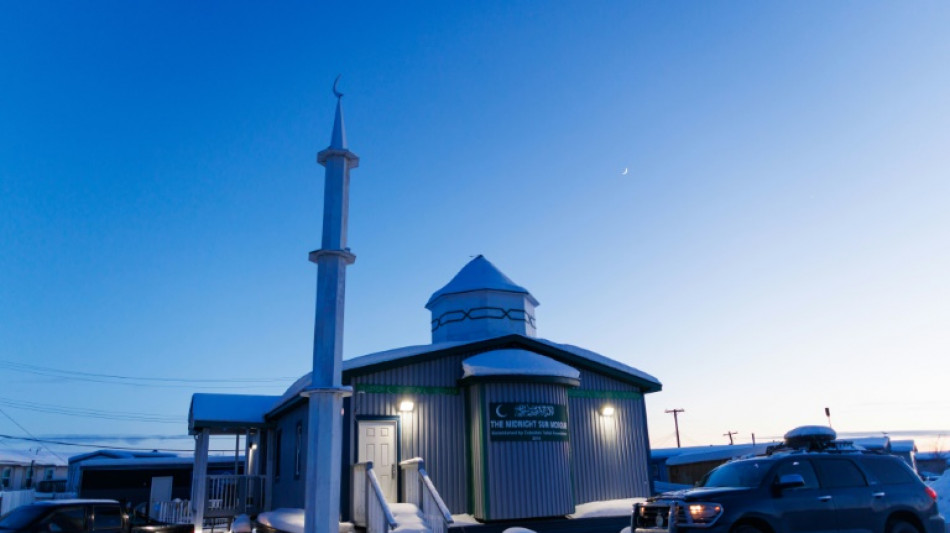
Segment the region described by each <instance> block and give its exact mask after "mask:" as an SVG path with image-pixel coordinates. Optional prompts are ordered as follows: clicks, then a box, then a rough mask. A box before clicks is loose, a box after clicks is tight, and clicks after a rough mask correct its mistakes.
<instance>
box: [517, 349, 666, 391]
mask: <svg viewBox="0 0 950 533" xmlns="http://www.w3.org/2000/svg"><path fill="white" fill-rule="evenodd" d="M534 340H536V341H538V342H540V343H541V344H547V345H548V346H551V347H554V348H557V349H558V350H563V351H565V352H569V353H571V354H574V355H576V356H578V357H582V358H584V359H587V360H588V361H592V362H595V363H598V364H600V365H603V366H606V367H608V368H610V369H612V370H616V371H617V372H622V373H624V374H629V375H631V376H634V377H637V378H639V379H641V380H643V381H647V382H650V383H653V384H655V385H656V387H657V388H656V390H660V386H661V384H660V380H658V379H656V378H655V377H653V376H651V375H650V374H647V373H646V372H643V371H641V370H637V369H636V368H633V367H632V366H628V365H625V364H623V363H621V362H620V361H615V360H613V359H611V358H609V357H606V356H603V355H600V354H599V353H597V352H592V351H590V350H586V349H584V348H581V347H580V346H574V345H573V344H559V343H556V342H553V341H549V340H547V339H539V338H535V339H534Z"/></svg>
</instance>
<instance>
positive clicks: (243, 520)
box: [231, 514, 252, 533]
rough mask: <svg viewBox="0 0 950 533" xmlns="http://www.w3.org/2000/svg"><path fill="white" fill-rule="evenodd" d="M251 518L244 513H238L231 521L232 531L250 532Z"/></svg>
mask: <svg viewBox="0 0 950 533" xmlns="http://www.w3.org/2000/svg"><path fill="white" fill-rule="evenodd" d="M251 529H252V528H251V518H250V517H249V516H247V515H246V514H239V515H237V516H235V517H234V521H233V522H231V532H232V533H251Z"/></svg>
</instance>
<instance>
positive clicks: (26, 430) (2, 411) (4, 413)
mask: <svg viewBox="0 0 950 533" xmlns="http://www.w3.org/2000/svg"><path fill="white" fill-rule="evenodd" d="M0 413H2V414H3V416H5V417H7V418H9V419H10V422H13V424H14V425H16V427H18V428H20V429H22V430H23V432H24V433H26V434H27V435H29V436H31V437H33V438H34V439H36V437H34V436H33V434H32V433H30V431H29V430H28V429H26V428H25V427H23V426H21V425H20V423H19V422H17V421H16V420H14V419H13V417H12V416H10V415H8V414H7V412H6V411H4V410H3V409H0ZM36 442H40V441H39V440H37V441H36ZM43 447H44V448H46V451H48V452H49V453H51V454H53V455H55V456H56V457H57V458H58V459H59V460H60V461H66V459H63V458H62V457H60V456H59V454H57V453H56V452H54V451H53V450H50V449H49V448H48V447H47V446H43ZM30 470H31V471H32V467H31V468H30Z"/></svg>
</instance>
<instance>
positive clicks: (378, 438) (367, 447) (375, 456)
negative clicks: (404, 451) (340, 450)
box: [357, 420, 398, 502]
mask: <svg viewBox="0 0 950 533" xmlns="http://www.w3.org/2000/svg"><path fill="white" fill-rule="evenodd" d="M357 425H358V426H359V429H358V431H359V435H358V437H357V439H358V442H359V451H358V453H357V461H358V462H360V463H365V462H366V461H372V462H373V471H374V472H376V478H377V479H379V484H380V486H381V487H382V489H383V495H384V496H385V497H386V501H387V502H395V501H396V494H397V493H396V479H397V472H396V469H397V468H398V466H397V465H396V421H395V420H360V421H358V422H357Z"/></svg>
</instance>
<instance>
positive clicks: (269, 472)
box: [263, 429, 277, 511]
mask: <svg viewBox="0 0 950 533" xmlns="http://www.w3.org/2000/svg"><path fill="white" fill-rule="evenodd" d="M275 446H277V432H276V431H274V430H273V429H268V430H267V459H266V461H267V466H266V467H265V471H266V473H265V475H264V478H265V479H264V509H263V510H264V511H270V510H271V509H272V507H273V503H274V502H273V497H272V496H271V493H272V492H273V490H272V489H273V487H274V467H275V465H276V462H277V461H276V457H277V450H276V449H275V448H274V447H275Z"/></svg>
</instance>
